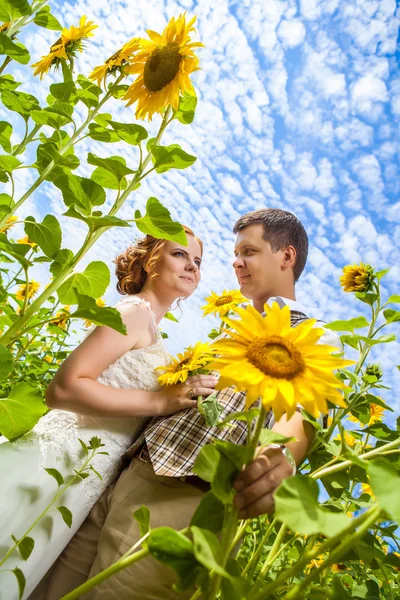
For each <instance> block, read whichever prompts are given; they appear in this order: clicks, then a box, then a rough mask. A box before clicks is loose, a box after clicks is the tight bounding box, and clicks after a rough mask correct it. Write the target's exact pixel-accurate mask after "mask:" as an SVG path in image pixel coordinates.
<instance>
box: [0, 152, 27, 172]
mask: <svg viewBox="0 0 400 600" xmlns="http://www.w3.org/2000/svg"><path fill="white" fill-rule="evenodd" d="M19 165H22V163H21V161H20V160H18V158H15V156H10V155H8V154H2V155H1V156H0V169H2V170H3V171H6V172H7V173H11V172H12V171H14V169H16V168H17V167H19Z"/></svg>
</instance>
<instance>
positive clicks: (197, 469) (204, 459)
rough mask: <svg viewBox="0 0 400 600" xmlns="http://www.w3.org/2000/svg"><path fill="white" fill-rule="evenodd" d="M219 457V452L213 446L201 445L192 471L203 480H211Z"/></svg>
mask: <svg viewBox="0 0 400 600" xmlns="http://www.w3.org/2000/svg"><path fill="white" fill-rule="evenodd" d="M219 458H220V453H219V452H218V450H217V449H216V447H215V446H213V445H211V444H207V446H203V447H202V449H201V450H200V452H199V454H198V456H197V457H196V460H195V462H194V465H193V472H194V473H196V475H198V476H199V477H201V479H204V481H208V482H211V481H212V480H213V479H214V477H215V473H216V470H217V466H218V462H219Z"/></svg>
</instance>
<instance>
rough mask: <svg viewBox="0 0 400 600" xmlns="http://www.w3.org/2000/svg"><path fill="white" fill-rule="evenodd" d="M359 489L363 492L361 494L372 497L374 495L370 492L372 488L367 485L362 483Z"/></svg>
mask: <svg viewBox="0 0 400 600" xmlns="http://www.w3.org/2000/svg"><path fill="white" fill-rule="evenodd" d="M361 489H362V491H363V494H368V495H369V496H373V495H374V493H373V491H372V487H371V486H370V485H369V483H362V484H361Z"/></svg>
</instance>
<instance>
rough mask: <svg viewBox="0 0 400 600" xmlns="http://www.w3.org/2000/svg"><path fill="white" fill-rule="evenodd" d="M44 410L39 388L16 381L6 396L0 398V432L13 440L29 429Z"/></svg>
mask: <svg viewBox="0 0 400 600" xmlns="http://www.w3.org/2000/svg"><path fill="white" fill-rule="evenodd" d="M46 412H47V406H46V405H45V403H44V402H43V397H42V392H41V391H40V389H39V388H37V387H34V386H33V385H30V384H29V383H17V384H16V386H15V387H14V388H13V389H12V390H11V392H10V394H9V396H8V397H7V398H0V432H1V433H2V434H3V435H4V436H5V437H6V438H7V439H9V440H15V439H16V438H18V437H20V436H21V435H24V433H27V432H28V431H30V430H31V429H32V428H33V427H34V426H35V425H36V423H37V422H38V421H39V419H40V417H41V416H43V415H44V414H45V413H46Z"/></svg>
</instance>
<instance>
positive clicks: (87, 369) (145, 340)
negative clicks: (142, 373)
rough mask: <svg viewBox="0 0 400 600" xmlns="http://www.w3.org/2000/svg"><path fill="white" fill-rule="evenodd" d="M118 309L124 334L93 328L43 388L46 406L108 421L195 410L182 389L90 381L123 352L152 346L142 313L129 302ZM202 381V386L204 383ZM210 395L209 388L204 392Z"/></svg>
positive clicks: (149, 326) (147, 319) (149, 328)
mask: <svg viewBox="0 0 400 600" xmlns="http://www.w3.org/2000/svg"><path fill="white" fill-rule="evenodd" d="M118 308H119V310H120V312H121V315H122V319H123V321H124V323H125V325H126V329H127V335H122V334H120V333H118V332H117V331H115V330H114V329H111V328H110V327H106V326H103V327H97V328H96V329H95V330H94V331H93V332H92V333H91V334H90V335H89V336H88V337H87V338H86V339H85V340H84V341H83V342H82V343H81V344H80V345H79V346H78V347H77V348H76V349H75V350H74V351H73V352H72V353H71V354H70V356H69V357H68V358H67V359H66V360H65V362H64V363H63V364H62V365H61V367H60V369H59V370H58V371H57V373H56V375H55V377H54V378H53V380H52V381H51V383H50V385H49V387H48V388H47V392H46V401H47V404H48V406H50V407H51V408H59V409H62V410H68V411H72V412H76V413H79V414H83V415H92V416H110V417H124V416H134V415H137V416H157V415H163V414H171V413H173V412H176V411H177V410H181V409H183V408H189V407H192V406H195V404H196V402H195V400H191V399H190V398H188V389H187V386H183V385H180V386H171V389H168V390H165V389H163V390H161V391H159V392H149V391H145V390H131V389H122V388H114V387H110V386H108V385H104V384H102V383H99V382H98V381H96V379H97V378H98V377H99V376H100V374H101V373H102V372H103V371H104V370H105V369H106V368H107V367H108V366H109V365H110V364H112V363H113V362H114V361H116V360H117V359H118V358H120V357H121V356H122V355H123V354H125V353H126V352H127V351H128V350H130V349H131V348H134V347H140V346H142V345H148V344H150V343H151V342H152V333H151V331H152V324H151V320H150V315H149V311H148V309H147V308H146V307H143V306H137V305H132V304H125V305H124V304H123V305H121V306H120V307H118ZM203 377H205V376H203ZM203 383H207V384H208V380H207V381H204V382H203ZM204 387H211V385H210V386H208V385H204ZM212 391H213V390H212V389H210V391H209V392H208V393H209V394H210V393H212Z"/></svg>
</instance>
